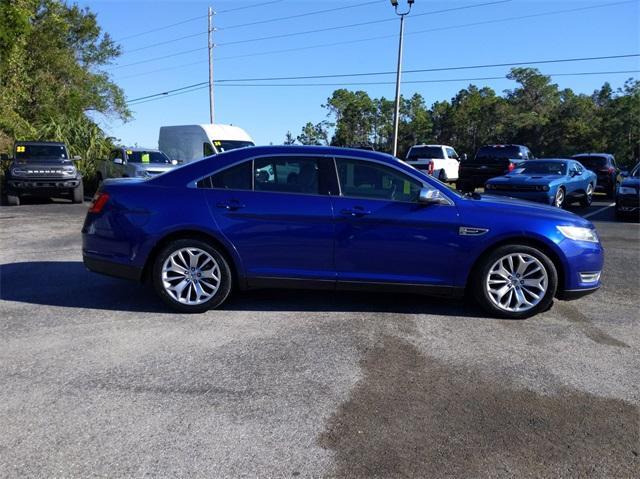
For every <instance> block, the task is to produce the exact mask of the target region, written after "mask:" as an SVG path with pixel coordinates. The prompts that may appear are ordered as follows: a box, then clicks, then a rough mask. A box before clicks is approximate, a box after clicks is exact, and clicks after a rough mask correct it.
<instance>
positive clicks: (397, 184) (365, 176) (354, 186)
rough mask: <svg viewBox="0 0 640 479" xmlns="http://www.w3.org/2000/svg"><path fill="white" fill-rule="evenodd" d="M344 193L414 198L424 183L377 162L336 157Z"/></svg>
mask: <svg viewBox="0 0 640 479" xmlns="http://www.w3.org/2000/svg"><path fill="white" fill-rule="evenodd" d="M336 164H337V166H338V178H339V180H340V188H341V191H342V196H347V197H353V198H374V199H381V200H391V201H407V202H415V201H417V199H418V195H419V193H420V189H421V188H422V183H420V182H419V181H418V180H415V179H413V178H411V177H410V176H408V175H405V174H404V173H402V172H400V171H397V170H395V169H393V168H390V167H388V166H384V165H379V164H377V163H373V162H369V161H362V160H351V159H344V158H336Z"/></svg>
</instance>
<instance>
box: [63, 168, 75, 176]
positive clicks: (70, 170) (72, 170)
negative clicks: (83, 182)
mask: <svg viewBox="0 0 640 479" xmlns="http://www.w3.org/2000/svg"><path fill="white" fill-rule="evenodd" d="M76 173H77V170H76V167H75V166H65V167H64V168H63V169H62V174H63V175H64V176H76Z"/></svg>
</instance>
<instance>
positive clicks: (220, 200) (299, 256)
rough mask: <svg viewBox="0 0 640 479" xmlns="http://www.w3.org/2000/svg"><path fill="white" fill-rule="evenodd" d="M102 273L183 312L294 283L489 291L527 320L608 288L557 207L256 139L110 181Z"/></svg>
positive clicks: (369, 159)
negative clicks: (556, 303)
mask: <svg viewBox="0 0 640 479" xmlns="http://www.w3.org/2000/svg"><path fill="white" fill-rule="evenodd" d="M82 233H83V258H84V263H85V265H86V266H87V267H88V268H89V269H90V270H93V271H96V272H99V273H104V274H108V275H113V276H118V277H124V278H129V279H134V280H147V281H148V282H150V283H151V284H152V285H153V286H154V288H155V290H156V291H157V293H158V295H159V296H160V297H161V298H162V299H163V300H164V301H165V302H166V303H167V304H168V305H169V306H170V307H172V308H173V309H175V310H177V311H180V312H187V313H192V312H203V311H206V310H207V309H209V308H215V307H217V306H220V305H221V304H222V303H223V302H224V301H225V299H226V298H227V297H228V295H229V293H230V292H231V290H232V289H239V290H243V289H248V288H265V287H277V288H281V287H292V288H320V289H331V290H335V289H349V290H362V289H365V290H371V291H392V292H393V291H408V292H418V293H426V294H435V295H440V296H450V297H456V296H462V295H463V294H464V293H465V292H467V293H470V294H472V295H473V296H475V298H476V299H477V301H478V302H479V304H480V305H482V306H483V307H484V308H485V309H486V310H487V311H488V312H489V313H490V314H493V315H498V316H503V317H508V318H525V317H529V316H531V315H533V314H536V313H538V312H540V311H544V310H545V309H547V308H548V307H550V305H551V302H552V300H553V298H554V297H561V298H567V299H572V298H576V297H579V296H582V295H585V294H588V293H591V292H593V291H595V290H596V289H598V287H599V286H600V272H601V270H602V264H603V250H602V247H601V245H600V242H599V240H598V235H597V233H596V231H595V229H594V226H593V225H592V224H591V223H590V222H589V221H587V220H585V219H583V218H581V217H579V216H576V215H573V214H571V213H568V212H566V211H562V210H558V209H555V208H551V207H549V206H541V205H534V204H531V203H528V202H519V201H517V200H511V199H506V198H496V197H482V196H479V195H473V196H461V195H459V194H458V193H456V192H454V191H452V190H450V189H449V188H448V187H447V186H446V185H444V184H442V183H440V182H439V181H438V180H436V179H434V178H431V177H429V176H428V175H425V174H424V173H422V172H420V171H418V170H416V169H414V168H412V167H411V166H409V165H407V164H406V163H404V162H402V161H400V160H397V159H396V158H394V157H392V156H389V155H385V154H381V153H376V152H371V151H364V150H355V149H346V148H326V147H325V148H322V147H303V146H300V147H298V146H295V147H294V146H288V147H279V146H278V147H254V148H244V149H240V150H233V151H230V152H227V153H222V154H219V155H217V156H215V157H210V158H205V159H203V160H201V161H197V162H194V163H189V164H187V165H184V166H182V167H179V168H176V169H174V170H173V171H170V172H168V173H164V174H162V175H159V176H157V177H154V178H151V179H141V178H129V179H118V180H108V181H105V182H104V184H103V186H102V187H101V189H100V190H99V191H98V192H97V193H96V196H95V197H94V200H93V202H92V204H91V207H90V208H89V211H88V213H87V217H86V219H85V223H84V226H83V229H82Z"/></svg>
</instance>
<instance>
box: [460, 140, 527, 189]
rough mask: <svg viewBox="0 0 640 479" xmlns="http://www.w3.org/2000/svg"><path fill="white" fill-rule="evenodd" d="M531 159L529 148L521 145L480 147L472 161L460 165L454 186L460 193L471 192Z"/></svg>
mask: <svg viewBox="0 0 640 479" xmlns="http://www.w3.org/2000/svg"><path fill="white" fill-rule="evenodd" d="M533 158H534V156H533V155H532V154H531V151H530V150H529V148H527V147H526V146H522V145H485V146H481V147H480V148H479V149H478V151H477V152H476V156H475V157H473V159H469V160H465V161H462V162H461V163H460V169H459V173H458V182H457V184H456V186H457V188H458V189H459V190H461V191H473V190H475V189H476V188H477V187H479V186H484V184H485V183H486V182H487V180H489V179H491V178H495V177H496V176H502V175H504V174H506V173H509V172H510V171H511V170H513V169H514V168H515V167H516V166H517V165H518V164H520V163H522V162H523V161H525V160H532V159H533Z"/></svg>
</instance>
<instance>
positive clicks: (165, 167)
mask: <svg viewBox="0 0 640 479" xmlns="http://www.w3.org/2000/svg"><path fill="white" fill-rule="evenodd" d="M131 164H133V165H135V167H136V168H137V169H138V170H153V171H162V172H164V171H169V170H172V169H174V168H175V167H176V166H177V165H170V164H167V163H131Z"/></svg>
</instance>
